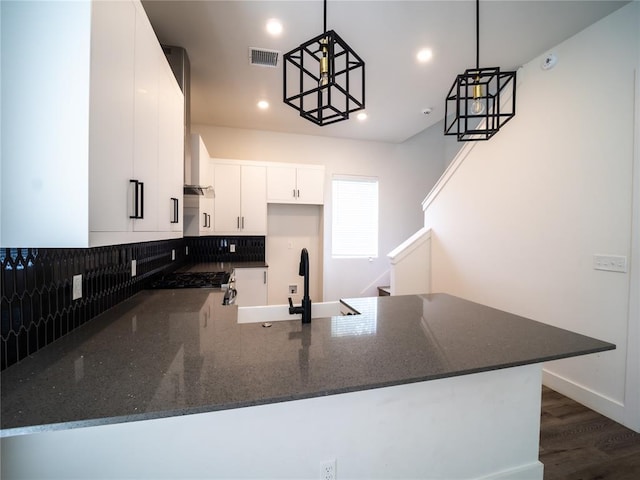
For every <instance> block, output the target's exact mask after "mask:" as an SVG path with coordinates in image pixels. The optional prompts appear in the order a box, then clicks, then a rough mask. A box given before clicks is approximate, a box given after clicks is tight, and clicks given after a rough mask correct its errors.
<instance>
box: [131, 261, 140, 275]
mask: <svg viewBox="0 0 640 480" xmlns="http://www.w3.org/2000/svg"><path fill="white" fill-rule="evenodd" d="M137 274H138V273H137V272H136V261H135V260H131V276H132V277H135V276H136V275H137Z"/></svg>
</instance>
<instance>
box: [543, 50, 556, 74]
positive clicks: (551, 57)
mask: <svg viewBox="0 0 640 480" xmlns="http://www.w3.org/2000/svg"><path fill="white" fill-rule="evenodd" d="M556 63H558V56H557V55H556V54H555V53H548V54H547V55H545V56H544V58H543V59H542V62H541V63H540V68H542V70H551V69H552V68H553V67H555V66H556Z"/></svg>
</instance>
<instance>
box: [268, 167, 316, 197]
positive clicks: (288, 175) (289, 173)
mask: <svg viewBox="0 0 640 480" xmlns="http://www.w3.org/2000/svg"><path fill="white" fill-rule="evenodd" d="M267 201H268V202H269V203H303V204H314V205H322V204H324V167H323V166H321V165H310V166H301V165H279V164H276V165H272V164H269V165H268V166H267Z"/></svg>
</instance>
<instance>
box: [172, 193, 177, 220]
mask: <svg viewBox="0 0 640 480" xmlns="http://www.w3.org/2000/svg"><path fill="white" fill-rule="evenodd" d="M171 203H172V204H173V219H172V220H171V223H178V222H179V218H178V199H177V198H174V197H171Z"/></svg>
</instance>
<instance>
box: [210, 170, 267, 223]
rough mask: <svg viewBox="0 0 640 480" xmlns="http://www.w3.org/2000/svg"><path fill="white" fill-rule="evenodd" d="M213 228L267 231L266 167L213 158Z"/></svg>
mask: <svg viewBox="0 0 640 480" xmlns="http://www.w3.org/2000/svg"><path fill="white" fill-rule="evenodd" d="M213 169H214V174H213V177H214V191H215V208H214V230H215V233H216V234H223V235H230V234H231V235H266V233H267V196H266V195H267V186H266V175H267V168H266V166H264V164H259V163H258V162H253V163H252V162H248V161H234V160H228V161H225V160H220V159H214V162H213Z"/></svg>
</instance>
